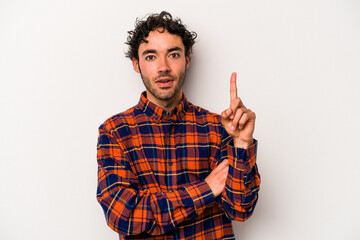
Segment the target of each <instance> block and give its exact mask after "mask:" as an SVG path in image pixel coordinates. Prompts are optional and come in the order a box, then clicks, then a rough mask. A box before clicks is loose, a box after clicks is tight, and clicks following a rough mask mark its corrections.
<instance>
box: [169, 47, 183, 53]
mask: <svg viewBox="0 0 360 240" xmlns="http://www.w3.org/2000/svg"><path fill="white" fill-rule="evenodd" d="M167 51H168V52H174V51H180V52H182V51H183V50H182V48H180V47H173V48H170V49H168V50H167Z"/></svg>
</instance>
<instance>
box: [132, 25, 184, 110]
mask: <svg viewBox="0 0 360 240" xmlns="http://www.w3.org/2000/svg"><path fill="white" fill-rule="evenodd" d="M146 40H147V41H148V42H147V43H145V42H143V43H141V44H140V46H139V50H138V54H139V60H136V59H133V67H134V69H135V71H136V72H138V73H140V74H141V78H142V80H143V82H144V85H145V87H146V92H147V98H148V99H149V100H150V101H152V102H154V103H155V104H159V102H162V103H164V102H165V103H166V102H167V103H171V102H173V101H178V100H180V99H181V96H182V90H181V88H182V85H183V83H184V80H185V71H186V69H187V68H188V67H189V60H190V59H189V56H185V46H184V44H183V42H182V40H181V38H180V37H179V36H177V35H174V34H170V33H168V32H167V31H164V32H159V31H157V30H155V31H151V32H150V33H149V36H148V37H147V38H146Z"/></svg>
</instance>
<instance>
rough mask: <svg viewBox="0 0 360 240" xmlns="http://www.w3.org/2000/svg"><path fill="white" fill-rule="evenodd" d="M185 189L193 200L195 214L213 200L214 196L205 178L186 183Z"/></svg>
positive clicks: (199, 212) (198, 213) (200, 211)
mask: <svg viewBox="0 0 360 240" xmlns="http://www.w3.org/2000/svg"><path fill="white" fill-rule="evenodd" d="M185 189H186V191H187V192H188V193H189V195H190V197H191V199H192V200H193V203H194V207H195V211H196V213H197V215H200V214H201V213H202V211H203V210H204V209H205V208H206V207H207V206H208V205H209V204H211V203H213V202H214V201H215V196H214V194H213V192H212V191H211V188H210V186H209V185H208V184H207V183H206V182H205V180H202V181H199V182H196V183H193V184H190V185H187V186H185Z"/></svg>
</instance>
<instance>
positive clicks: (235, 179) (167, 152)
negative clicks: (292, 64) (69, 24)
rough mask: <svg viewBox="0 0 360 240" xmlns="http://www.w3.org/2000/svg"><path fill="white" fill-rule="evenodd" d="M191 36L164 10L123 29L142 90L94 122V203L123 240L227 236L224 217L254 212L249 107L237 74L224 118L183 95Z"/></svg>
mask: <svg viewBox="0 0 360 240" xmlns="http://www.w3.org/2000/svg"><path fill="white" fill-rule="evenodd" d="M195 38H196V34H195V33H194V32H189V31H188V30H187V29H186V28H185V26H184V25H183V24H182V23H181V21H180V20H179V19H173V18H172V16H171V15H170V14H169V13H167V12H161V13H160V14H153V15H150V16H149V17H147V19H145V20H143V21H138V22H137V25H136V28H135V30H134V31H130V32H129V37H128V42H127V44H129V51H128V53H127V56H128V57H129V58H130V59H131V60H132V63H133V67H134V70H135V71H136V72H138V73H140V75H141V78H142V80H143V82H144V85H145V87H146V91H145V92H143V93H142V95H141V96H140V101H139V103H138V104H137V105H136V106H135V107H132V108H130V109H128V110H127V111H125V112H123V113H120V114H117V115H115V116H113V117H111V118H109V119H108V120H106V121H105V123H104V124H102V125H101V126H100V128H99V132H100V136H99V141H98V148H97V149H98V150H97V151H98V158H97V160H98V164H99V171H98V190H97V200H98V201H99V203H100V204H101V206H102V208H103V210H104V213H105V217H106V220H107V223H108V225H109V226H110V227H111V228H112V229H113V230H115V231H116V232H118V233H119V236H120V239H149V238H151V239H207V240H209V239H234V233H233V229H232V225H231V220H236V221H244V220H246V219H247V218H248V217H249V216H250V215H251V214H252V212H253V211H254V207H255V205H256V202H257V198H258V191H259V185H260V176H259V173H258V170H257V166H256V163H255V162H256V148H257V141H256V140H254V139H253V137H252V135H253V132H254V124H255V114H254V113H253V112H252V111H251V110H249V109H247V108H246V107H245V106H244V105H243V103H242V101H241V100H240V98H239V97H237V89H236V74H235V73H233V74H232V76H231V80H230V96H231V99H230V107H229V108H228V109H226V110H225V111H224V112H222V114H221V116H219V115H217V114H213V113H210V112H208V111H206V110H204V109H202V108H200V107H197V106H195V105H193V104H192V103H190V102H189V101H187V99H186V97H185V95H184V94H183V92H182V86H183V83H184V81H185V75H186V69H187V68H188V67H189V65H190V54H191V52H192V45H193V44H194V39H195Z"/></svg>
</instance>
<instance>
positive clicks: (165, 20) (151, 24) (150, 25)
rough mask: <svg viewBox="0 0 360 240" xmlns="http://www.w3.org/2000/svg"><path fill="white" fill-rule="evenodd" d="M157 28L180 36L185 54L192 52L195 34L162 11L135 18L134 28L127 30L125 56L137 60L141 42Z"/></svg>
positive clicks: (177, 19) (178, 20) (179, 21)
mask: <svg viewBox="0 0 360 240" xmlns="http://www.w3.org/2000/svg"><path fill="white" fill-rule="evenodd" d="M156 29H158V30H159V31H161V32H162V31H165V30H166V31H168V32H169V33H171V34H175V35H178V36H179V37H181V39H182V41H183V44H184V46H185V55H186V56H189V55H190V54H191V53H192V46H193V45H194V43H195V38H196V37H197V34H196V33H195V32H190V31H188V30H187V29H186V26H185V25H184V24H183V23H182V22H181V20H180V19H179V18H176V19H173V17H172V16H171V14H170V13H168V12H166V11H162V12H161V13H160V14H151V15H149V16H148V17H147V18H146V19H145V20H139V19H136V22H135V29H134V30H132V31H128V34H129V36H128V38H127V41H126V42H125V43H126V44H127V45H129V49H128V52H127V53H125V55H126V57H128V58H130V59H134V58H135V59H136V60H139V54H138V50H139V46H140V44H141V43H143V42H145V43H146V42H147V41H146V39H145V38H147V37H148V36H149V33H150V32H151V31H154V30H156Z"/></svg>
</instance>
